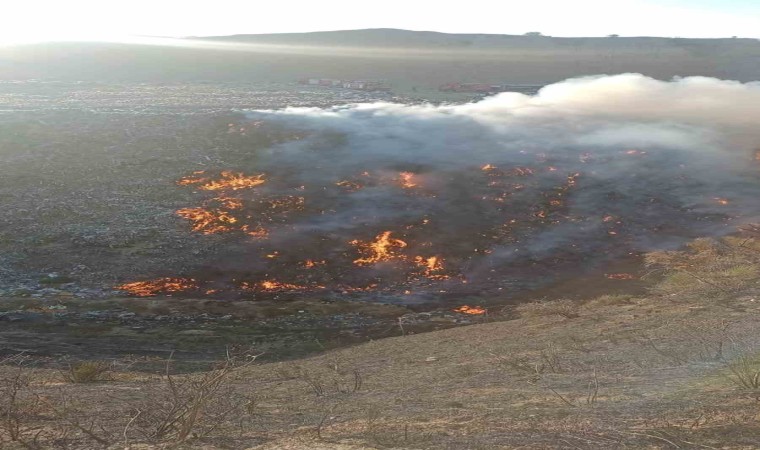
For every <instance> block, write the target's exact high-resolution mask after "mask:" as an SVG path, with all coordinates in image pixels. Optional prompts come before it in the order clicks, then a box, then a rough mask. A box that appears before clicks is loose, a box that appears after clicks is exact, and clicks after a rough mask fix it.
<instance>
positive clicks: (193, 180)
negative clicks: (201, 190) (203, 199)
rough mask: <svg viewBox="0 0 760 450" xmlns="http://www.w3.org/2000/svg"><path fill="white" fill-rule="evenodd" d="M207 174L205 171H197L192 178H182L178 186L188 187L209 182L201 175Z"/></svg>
mask: <svg viewBox="0 0 760 450" xmlns="http://www.w3.org/2000/svg"><path fill="white" fill-rule="evenodd" d="M205 173H206V171H205V170H197V171H195V172H193V174H192V175H190V176H187V177H182V178H180V179H179V181H177V184H178V185H180V186H188V185H191V184H198V183H203V182H204V181H206V180H207V178H205V177H201V176H199V175H203V174H205Z"/></svg>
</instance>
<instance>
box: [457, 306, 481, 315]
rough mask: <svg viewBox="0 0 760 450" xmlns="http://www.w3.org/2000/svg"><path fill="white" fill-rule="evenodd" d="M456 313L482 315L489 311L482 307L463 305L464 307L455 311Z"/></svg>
mask: <svg viewBox="0 0 760 450" xmlns="http://www.w3.org/2000/svg"><path fill="white" fill-rule="evenodd" d="M454 312H458V313H462V314H472V315H481V314H485V313H486V312H488V310H487V309H485V308H482V307H480V306H468V305H463V306H460V307H459V308H456V309H454Z"/></svg>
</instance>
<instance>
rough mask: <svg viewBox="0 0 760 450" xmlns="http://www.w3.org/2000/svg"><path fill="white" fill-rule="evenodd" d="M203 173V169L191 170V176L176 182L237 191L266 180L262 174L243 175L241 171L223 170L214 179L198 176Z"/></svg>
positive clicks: (209, 189) (207, 188)
mask: <svg viewBox="0 0 760 450" xmlns="http://www.w3.org/2000/svg"><path fill="white" fill-rule="evenodd" d="M203 174H205V172H204V171H199V172H193V174H192V175H191V176H188V177H184V178H181V179H180V180H179V181H177V184H178V185H180V186H190V185H194V184H197V185H200V186H198V188H199V189H202V190H204V191H223V190H232V191H238V190H240V189H249V188H253V187H256V186H260V185H262V184H264V183H265V182H266V180H264V174H259V175H245V174H243V173H235V172H232V171H229V170H225V171H223V172H222V173H221V175H220V177H219V178H218V179H216V180H215V179H212V178H208V177H202V176H200V175H203Z"/></svg>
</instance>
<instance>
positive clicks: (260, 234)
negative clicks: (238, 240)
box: [240, 225, 269, 239]
mask: <svg viewBox="0 0 760 450" xmlns="http://www.w3.org/2000/svg"><path fill="white" fill-rule="evenodd" d="M240 231H242V232H243V233H245V234H247V235H248V236H250V237H253V238H257V239H263V238H265V237H267V236H269V232H268V231H267V230H265V229H264V228H261V227H256V228H255V229H251V227H250V226H248V225H243V226H242V227H240Z"/></svg>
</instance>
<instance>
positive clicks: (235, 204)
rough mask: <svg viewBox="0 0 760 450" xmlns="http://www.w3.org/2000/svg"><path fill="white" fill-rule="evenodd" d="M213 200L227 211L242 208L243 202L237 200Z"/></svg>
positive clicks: (228, 198)
mask: <svg viewBox="0 0 760 450" xmlns="http://www.w3.org/2000/svg"><path fill="white" fill-rule="evenodd" d="M214 200H215V201H217V202H219V203H220V204H221V205H222V206H223V207H224V208H227V209H241V208H242V207H243V201H242V200H240V199H239V198H230V197H217V198H215V199H214Z"/></svg>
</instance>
